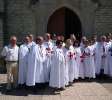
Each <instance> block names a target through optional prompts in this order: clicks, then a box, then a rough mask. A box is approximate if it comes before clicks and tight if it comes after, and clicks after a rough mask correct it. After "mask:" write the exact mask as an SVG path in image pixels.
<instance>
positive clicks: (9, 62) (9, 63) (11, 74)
mask: <svg viewBox="0 0 112 100" xmlns="http://www.w3.org/2000/svg"><path fill="white" fill-rule="evenodd" d="M16 42H17V38H16V37H15V36H11V37H10V44H9V45H8V46H5V47H4V48H3V51H2V54H1V55H2V56H3V57H4V58H5V61H6V68H7V82H8V84H7V87H6V89H7V90H11V89H12V87H11V83H13V88H16V87H17V80H18V74H17V72H18V70H17V69H18V51H19V47H18V46H17V45H16ZM12 79H13V82H12Z"/></svg>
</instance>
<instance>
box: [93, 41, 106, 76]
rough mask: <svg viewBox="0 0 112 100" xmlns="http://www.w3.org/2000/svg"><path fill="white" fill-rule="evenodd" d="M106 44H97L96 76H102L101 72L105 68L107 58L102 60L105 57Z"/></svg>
mask: <svg viewBox="0 0 112 100" xmlns="http://www.w3.org/2000/svg"><path fill="white" fill-rule="evenodd" d="M105 45H106V43H104V44H102V43H100V42H98V43H97V45H96V47H95V67H96V68H95V70H96V74H100V70H101V69H103V68H104V66H105V58H102V56H103V55H105V51H106V48H105Z"/></svg>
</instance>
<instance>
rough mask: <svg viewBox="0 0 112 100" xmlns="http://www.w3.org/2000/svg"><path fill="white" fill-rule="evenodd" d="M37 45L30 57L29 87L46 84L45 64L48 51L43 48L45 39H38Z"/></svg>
mask: <svg viewBox="0 0 112 100" xmlns="http://www.w3.org/2000/svg"><path fill="white" fill-rule="evenodd" d="M36 41H37V43H38V44H37V45H35V46H34V47H33V49H32V51H30V53H29V56H28V72H27V82H26V85H27V86H34V85H35V83H44V82H45V78H44V62H45V55H46V50H45V48H44V46H43V38H42V37H41V36H39V37H37V40H36Z"/></svg>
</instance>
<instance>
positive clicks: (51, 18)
mask: <svg viewBox="0 0 112 100" xmlns="http://www.w3.org/2000/svg"><path fill="white" fill-rule="evenodd" d="M65 24H66V25H65ZM46 32H50V33H64V34H65V35H66V34H67V35H68V34H69V33H74V34H75V35H77V36H81V35H87V36H90V35H91V34H93V33H97V34H98V35H99V34H104V33H109V32H112V0H0V47H2V46H3V44H4V43H6V41H7V40H8V37H9V36H10V35H12V34H15V35H17V36H18V38H19V40H20V39H21V38H22V37H23V36H24V35H25V34H27V33H32V34H35V35H37V34H39V35H44V34H45V33H46Z"/></svg>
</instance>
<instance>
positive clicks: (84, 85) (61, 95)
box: [0, 74, 112, 100]
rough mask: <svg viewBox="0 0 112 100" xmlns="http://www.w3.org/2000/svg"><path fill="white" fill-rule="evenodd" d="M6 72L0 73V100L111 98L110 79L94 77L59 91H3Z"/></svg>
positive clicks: (106, 99) (103, 99)
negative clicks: (91, 79) (90, 80)
mask: <svg viewBox="0 0 112 100" xmlns="http://www.w3.org/2000/svg"><path fill="white" fill-rule="evenodd" d="M5 86H6V74H0V100H112V80H111V79H100V80H99V79H96V80H94V81H92V82H87V81H85V80H84V81H81V82H76V83H74V84H73V86H71V87H67V88H66V90H64V91H61V92H55V93H54V92H53V91H52V90H51V89H50V88H48V87H46V88H44V89H38V90H37V91H36V92H33V91H31V90H29V91H28V90H25V89H21V90H14V91H12V92H9V93H7V92H5Z"/></svg>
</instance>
